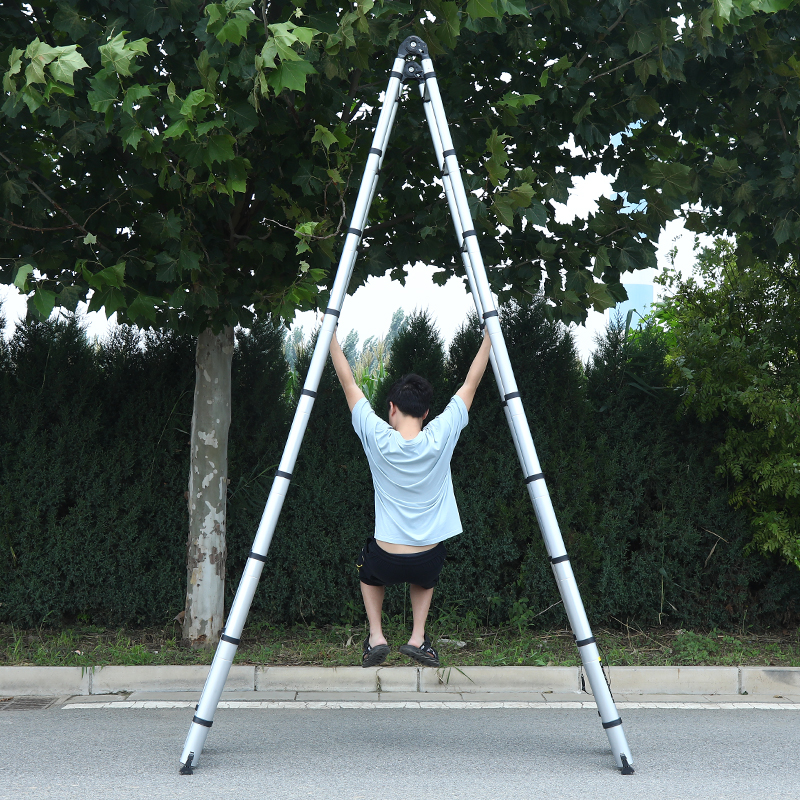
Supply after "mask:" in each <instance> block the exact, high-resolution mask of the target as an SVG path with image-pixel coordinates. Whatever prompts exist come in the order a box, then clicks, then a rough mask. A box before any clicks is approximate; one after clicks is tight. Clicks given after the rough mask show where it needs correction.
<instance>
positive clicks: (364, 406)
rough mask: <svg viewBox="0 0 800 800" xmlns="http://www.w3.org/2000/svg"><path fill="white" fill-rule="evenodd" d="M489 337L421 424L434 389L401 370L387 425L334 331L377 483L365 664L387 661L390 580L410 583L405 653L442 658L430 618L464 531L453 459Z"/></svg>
mask: <svg viewBox="0 0 800 800" xmlns="http://www.w3.org/2000/svg"><path fill="white" fill-rule="evenodd" d="M490 348H491V341H490V339H489V336H488V334H485V335H484V338H483V343H482V344H481V347H480V349H479V350H478V353H477V355H476V356H475V358H474V360H473V362H472V365H471V367H470V369H469V372H468V374H467V378H466V380H465V381H464V385H463V386H462V387H461V388H460V389H459V390H458V391H457V392H456V394H455V395H454V397H453V399H452V400H451V401H450V402H449V404H448V405H447V408H445V410H444V411H443V412H442V413H441V414H440V415H439V416H438V417H436V419H435V420H433V421H432V422H431V423H430V424H429V425H427V426H426V427H425V428H424V429H423V423H424V421H425V418H426V417H427V416H428V412H429V410H430V401H431V398H432V397H433V387H432V386H431V385H430V383H428V381H427V380H425V379H424V378H421V377H420V376H419V375H413V374H412V375H404V376H403V377H402V378H401V379H400V380H399V381H397V383H395V384H394V386H392V388H391V389H390V391H389V396H388V404H389V424H388V425H387V424H386V423H385V422H384V421H383V420H382V419H380V418H379V417H378V416H377V415H376V414H375V412H374V411H373V410H372V408H371V407H370V405H369V403H368V402H367V399H366V398H365V397H364V393H363V392H362V391H361V389H359V387H358V385H357V384H356V382H355V379H354V378H353V373H352V371H351V369H350V364H349V363H348V361H347V358H346V356H345V355H344V353H343V352H342V348H341V347H340V345H339V342H338V340H337V338H336V332H335V331H334V334H333V339H332V340H331V347H330V352H331V358H332V359H333V365H334V367H335V369H336V374H337V376H338V378H339V382H340V383H341V385H342V389H344V394H345V397H346V398H347V405H348V406H349V408H350V411H351V413H352V418H353V427H354V428H355V431H356V433H357V434H358V437H359V439H361V443H362V445H363V446H364V452H365V453H366V455H367V460H368V461H369V466H370V470H371V472H372V482H373V485H374V487H375V536H374V537H371V538H369V539H368V540H367V543H366V545H365V546H364V549H363V550H362V551H361V555H360V558H359V561H358V571H359V578H360V581H361V594H362V597H363V598H364V608H365V609H366V612H367V619H368V620H369V635H368V636H367V638H366V640H365V641H364V653H363V657H362V661H361V665H362V666H364V667H374V666H377V665H378V664H381V663H382V662H383V661H385V660H386V657H387V656H388V654H389V652H390V649H391V648H390V647H389V644H388V643H387V641H386V637H385V636H384V635H383V630H382V627H381V609H382V607H383V598H384V594H385V587H386V586H393V585H394V584H397V583H408V584H409V594H410V597H411V608H412V613H413V619H414V622H413V629H412V631H411V636H410V638H409V640H408V643H407V644H404V645H402V646H401V647H400V652H401V653H403V654H405V655H408V656H410V657H411V658H412V659H414V660H415V661H417V662H418V663H420V664H422V665H424V666H428V667H438V666H439V656H438V654H437V652H436V650H434V648H433V647H432V646H431V642H430V639H429V638H428V635H427V634H426V632H425V622H426V620H427V618H428V611H429V609H430V605H431V599H432V598H433V589H434V587H435V586H436V584H437V583H438V580H439V574H440V573H441V570H442V566H443V565H444V561H445V558H446V557H447V551H446V550H445V547H444V544H443V542H444V540H445V539H449V538H451V537H452V536H457V535H458V534H459V533H461V531H462V527H461V519H460V518H459V515H458V507H457V506H456V500H455V496H454V494H453V481H452V478H451V475H450V458H451V457H452V455H453V450H454V448H455V446H456V442H458V437H459V435H460V433H461V431H462V429H463V428H464V427H465V426H466V424H467V422H468V412H469V409H470V406H471V405H472V400H473V398H474V397H475V391H476V390H477V388H478V385H479V384H480V381H481V378H482V377H483V373H484V371H485V370H486V364H487V362H488V360H489V350H490Z"/></svg>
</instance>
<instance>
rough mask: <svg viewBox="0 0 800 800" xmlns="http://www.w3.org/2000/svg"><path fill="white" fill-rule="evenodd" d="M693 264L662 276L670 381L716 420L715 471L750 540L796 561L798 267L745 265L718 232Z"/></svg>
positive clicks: (704, 416)
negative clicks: (692, 274) (727, 483)
mask: <svg viewBox="0 0 800 800" xmlns="http://www.w3.org/2000/svg"><path fill="white" fill-rule="evenodd" d="M696 274H697V280H695V279H694V278H689V279H686V280H683V279H681V278H680V276H679V274H678V273H677V272H675V271H671V272H668V273H667V274H666V276H665V278H664V279H663V280H664V282H665V284H666V285H667V286H668V287H669V288H670V289H671V291H672V294H671V296H670V297H668V298H667V299H666V300H665V301H664V302H663V303H662V304H661V305H660V306H659V309H658V312H657V315H658V318H659V320H660V321H661V322H663V323H664V324H665V325H666V326H667V328H668V330H669V340H670V352H669V358H670V362H671V365H672V378H673V382H674V384H675V385H677V386H678V387H680V388H681V390H682V392H683V405H684V407H685V409H686V410H691V411H692V412H694V413H695V414H697V416H698V417H699V418H700V420H702V421H709V420H712V419H719V420H721V421H722V422H723V426H724V438H723V440H722V442H721V444H720V445H719V447H718V453H719V459H720V467H719V471H720V473H721V474H723V475H727V476H728V477H729V478H730V479H731V480H732V481H733V484H734V489H733V492H732V495H731V502H732V504H733V505H734V506H736V507H740V508H742V507H743V508H745V509H747V510H748V512H749V513H750V517H751V520H752V525H753V529H754V536H753V544H754V545H755V546H756V547H758V549H759V550H761V551H762V552H765V553H771V552H775V553H779V554H780V555H781V556H782V557H783V558H784V559H785V560H786V561H788V562H789V563H791V564H794V565H795V566H796V567H798V568H800V471H798V464H800V360H798V356H799V355H800V267H799V266H798V264H797V262H796V261H791V262H788V263H787V264H785V265H782V266H781V267H775V266H770V265H767V264H765V263H764V262H762V261H754V262H752V263H750V264H749V266H748V267H747V268H743V267H742V266H741V264H740V262H739V259H738V258H737V256H736V253H735V246H734V245H733V244H732V243H731V242H729V241H727V240H723V239H718V240H717V241H716V243H715V244H714V247H713V248H709V249H706V250H704V251H703V252H702V253H701V254H700V258H699V259H698V262H697V266H696Z"/></svg>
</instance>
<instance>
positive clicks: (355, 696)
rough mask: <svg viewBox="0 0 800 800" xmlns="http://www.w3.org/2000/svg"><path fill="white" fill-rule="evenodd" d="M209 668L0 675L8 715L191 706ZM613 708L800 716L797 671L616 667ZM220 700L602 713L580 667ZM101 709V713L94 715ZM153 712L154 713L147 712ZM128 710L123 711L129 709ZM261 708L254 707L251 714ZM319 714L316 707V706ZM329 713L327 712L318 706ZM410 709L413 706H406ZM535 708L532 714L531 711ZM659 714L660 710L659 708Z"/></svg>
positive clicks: (259, 686) (300, 674) (295, 682)
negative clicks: (27, 706)
mask: <svg viewBox="0 0 800 800" xmlns="http://www.w3.org/2000/svg"><path fill="white" fill-rule="evenodd" d="M208 670H209V668H208V667H207V666H200V667H194V666H192V667H181V666H160V667H98V668H95V669H81V668H80V667H0V699H3V698H5V702H0V709H2V708H3V707H8V702H9V700H8V699H9V698H21V697H27V698H35V697H43V698H51V700H52V701H53V702H55V701H56V699H58V700H59V702H60V703H62V704H63V703H67V704H68V705H71V706H72V705H76V704H78V703H82V704H86V705H88V706H89V707H98V708H99V707H109V708H123V707H128V708H147V707H162V708H163V707H180V706H175V705H171V706H151V705H149V704H151V703H170V704H173V703H181V704H188V705H193V704H194V703H195V702H196V701H197V698H198V697H199V694H200V691H201V690H202V687H203V685H204V683H205V679H206V676H207V675H208ZM608 675H609V679H610V683H611V689H612V692H613V694H614V697H615V700H616V701H617V702H618V703H622V704H635V705H631V706H629V707H636V708H638V707H648V706H647V704H650V703H658V704H665V703H666V704H673V705H670V706H668V707H674V704H680V705H681V706H685V705H686V704H693V703H701V704H704V705H705V704H711V705H714V706H715V707H728V706H735V707H743V708H750V707H752V705H753V704H757V705H758V706H759V707H765V706H764V704H765V703H766V704H767V705H770V704H771V705H777V706H781V707H787V708H791V707H798V708H800V668H797V667H613V668H611V670H610V671H609V672H608ZM225 689H226V691H225V692H224V693H223V695H222V703H223V704H226V703H229V704H235V705H228V706H224V705H223V706H221V707H229V708H248V707H250V708H253V707H259V708H260V707H265V708H267V707H269V708H273V707H274V708H279V707H280V708H283V707H291V708H301V707H314V708H321V707H330V704H331V703H335V704H337V705H336V707H339V708H343V707H360V706H346V705H343V704H350V703H360V704H364V703H366V704H370V705H369V706H368V707H372V706H373V705H375V704H378V705H381V706H385V705H386V704H387V703H398V704H404V705H403V707H412V708H415V707H429V704H431V703H434V704H436V707H439V706H443V704H446V705H444V706H443V707H454V706H452V704H454V703H456V704H459V706H460V705H463V704H465V703H467V704H470V705H476V704H480V705H481V707H483V705H482V704H487V703H488V704H497V703H501V704H503V705H502V706H496V705H491V706H489V707H519V706H517V705H507V704H518V703H524V704H526V705H525V706H524V707H542V708H546V707H556V706H557V705H559V707H564V708H582V707H584V706H586V704H589V706H590V707H594V703H593V701H592V697H591V688H590V687H589V685H588V681H584V680H583V677H582V670H581V669H580V668H579V667H463V668H454V667H453V668H448V667H444V668H440V669H430V668H423V667H377V668H373V669H362V668H361V667H255V666H238V665H237V666H234V667H232V669H231V672H230V675H229V677H228V681H227V683H226V687H225ZM98 703H100V704H101V705H99V706H98V705H96V704H98ZM140 703H146V704H148V705H140ZM123 704H124V705H123ZM243 704H256V705H243ZM310 704H313V705H310ZM319 704H323V705H319ZM405 704H411V705H408V706H406V705H405ZM530 704H534V705H530ZM659 707H661V706H659Z"/></svg>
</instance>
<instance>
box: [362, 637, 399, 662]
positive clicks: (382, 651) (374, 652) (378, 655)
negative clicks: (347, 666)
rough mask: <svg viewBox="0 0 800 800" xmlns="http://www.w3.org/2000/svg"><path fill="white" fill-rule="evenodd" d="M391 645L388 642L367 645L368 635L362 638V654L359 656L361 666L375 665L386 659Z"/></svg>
mask: <svg viewBox="0 0 800 800" xmlns="http://www.w3.org/2000/svg"><path fill="white" fill-rule="evenodd" d="M391 649H392V648H391V647H389V645H388V644H376V645H375V647H370V646H369V636H367V638H366V639H364V654H363V655H362V656H361V666H362V667H377V666H378V664H383V662H384V661H386V656H388V655H389V652H390V651H391Z"/></svg>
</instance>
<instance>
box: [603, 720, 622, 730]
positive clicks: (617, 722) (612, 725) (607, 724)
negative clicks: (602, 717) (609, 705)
mask: <svg viewBox="0 0 800 800" xmlns="http://www.w3.org/2000/svg"><path fill="white" fill-rule="evenodd" d="M617 725H622V719H621V718H620V717H617V718H616V719H615V720H613V721H611V722H604V723H603V727H604V728H605V729H606V730H608V729H609V728H616V727H617Z"/></svg>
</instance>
